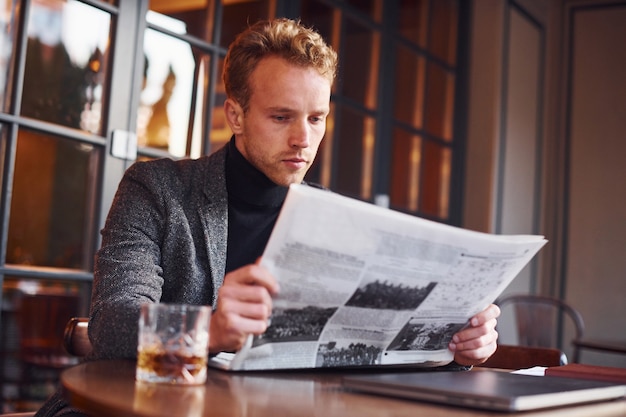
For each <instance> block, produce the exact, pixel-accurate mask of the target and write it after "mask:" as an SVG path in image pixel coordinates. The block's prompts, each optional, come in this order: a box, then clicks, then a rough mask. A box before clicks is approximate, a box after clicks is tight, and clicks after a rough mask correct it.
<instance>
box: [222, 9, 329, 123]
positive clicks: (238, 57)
mask: <svg viewBox="0 0 626 417" xmlns="http://www.w3.org/2000/svg"><path fill="white" fill-rule="evenodd" d="M268 56H276V57H280V58H283V59H285V60H287V61H288V62H290V63H292V64H295V65H298V66H302V67H312V68H315V69H316V70H317V71H318V72H319V73H320V74H321V75H322V76H324V77H326V78H327V79H328V80H329V81H330V82H331V83H332V82H333V81H334V79H335V76H336V74H337V53H336V52H335V51H334V50H333V49H332V48H331V47H330V46H329V45H327V44H326V42H325V41H324V39H323V38H322V36H321V35H320V34H319V33H318V32H316V31H315V30H313V29H311V28H307V27H305V26H303V25H302V24H301V23H300V21H295V20H291V19H286V18H278V19H274V20H262V21H259V22H257V23H255V24H253V25H252V26H250V27H248V29H247V30H245V31H244V32H242V33H240V34H239V35H238V36H237V38H236V39H235V40H234V41H233V43H232V44H231V45H230V47H229V48H228V53H227V54H226V58H225V60H224V72H223V74H224V75H223V78H224V85H225V87H226V95H227V96H228V97H230V98H233V99H234V100H236V101H237V102H238V103H239V105H240V106H241V107H242V108H243V110H244V111H247V110H248V104H249V101H250V96H251V94H252V92H251V91H250V84H249V79H250V75H251V74H252V72H253V71H254V69H255V68H256V66H257V65H258V63H259V61H261V60H262V59H263V58H267V57H268Z"/></svg>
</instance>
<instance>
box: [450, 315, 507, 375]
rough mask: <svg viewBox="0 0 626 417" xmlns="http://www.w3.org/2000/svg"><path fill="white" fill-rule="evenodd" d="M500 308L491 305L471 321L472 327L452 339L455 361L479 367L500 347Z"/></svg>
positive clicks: (451, 344)
mask: <svg viewBox="0 0 626 417" xmlns="http://www.w3.org/2000/svg"><path fill="white" fill-rule="evenodd" d="M499 316H500V308H499V307H498V306H497V305H495V304H491V305H490V306H489V307H487V308H486V309H484V310H483V311H481V312H480V313H478V314H476V315H475V316H474V317H472V318H471V319H470V325H469V326H468V327H466V328H465V329H463V330H461V331H460V332H458V333H457V334H455V335H454V336H453V337H452V342H450V345H449V348H450V350H451V351H452V352H454V361H455V362H456V363H458V364H460V365H478V364H480V363H483V362H485V361H486V360H487V359H488V358H489V357H490V356H491V355H493V353H494V352H495V351H496V348H497V347H498V346H497V344H496V341H497V340H498V332H497V331H496V323H497V320H496V319H497V318H498V317H499Z"/></svg>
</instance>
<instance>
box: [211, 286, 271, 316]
mask: <svg viewBox="0 0 626 417" xmlns="http://www.w3.org/2000/svg"><path fill="white" fill-rule="evenodd" d="M246 290H248V289H246ZM259 290H262V291H263V292H264V293H265V297H263V298H264V299H263V300H257V299H255V298H252V297H249V298H247V299H246V298H245V297H242V296H241V295H240V294H237V296H235V297H231V296H226V295H225V296H223V297H221V298H220V299H219V301H218V303H217V309H216V312H219V313H222V314H234V315H238V316H242V317H246V318H250V319H254V320H264V321H267V320H268V319H269V317H270V316H271V314H272V299H271V298H270V297H269V295H268V294H267V291H265V290H264V289H259ZM246 292H248V291H246ZM221 295H224V294H223V293H222V294H221Z"/></svg>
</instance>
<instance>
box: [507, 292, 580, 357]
mask: <svg viewBox="0 0 626 417" xmlns="http://www.w3.org/2000/svg"><path fill="white" fill-rule="evenodd" d="M496 304H497V305H498V306H500V308H502V309H503V316H504V315H505V314H506V311H505V310H504V307H505V306H507V305H511V306H512V307H513V309H514V313H515V323H516V328H517V336H518V344H519V345H521V346H530V347H544V348H560V339H559V332H560V329H561V328H562V325H563V324H564V323H565V322H564V321H563V319H564V318H569V319H570V321H571V323H572V324H573V327H574V331H575V333H576V335H575V337H574V338H573V339H572V341H571V344H572V346H573V355H572V357H573V362H575V363H576V362H578V361H579V359H580V352H579V348H578V346H576V345H575V344H574V343H573V341H574V340H580V339H582V337H583V333H584V331H585V323H584V321H583V318H582V315H581V314H580V313H579V312H578V311H577V310H576V309H575V308H574V307H572V306H571V305H569V304H568V303H567V302H565V301H564V300H561V299H558V298H553V297H547V296H541V295H531V294H515V295H509V296H505V297H503V298H501V299H498V300H496Z"/></svg>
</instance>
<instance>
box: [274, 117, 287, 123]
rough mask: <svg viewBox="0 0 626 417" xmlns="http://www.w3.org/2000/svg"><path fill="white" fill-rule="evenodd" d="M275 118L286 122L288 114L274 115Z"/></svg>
mask: <svg viewBox="0 0 626 417" xmlns="http://www.w3.org/2000/svg"><path fill="white" fill-rule="evenodd" d="M274 120H276V121H277V122H284V121H285V120H287V116H274Z"/></svg>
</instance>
